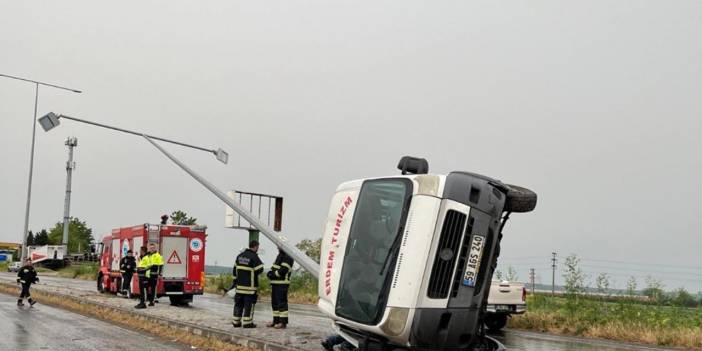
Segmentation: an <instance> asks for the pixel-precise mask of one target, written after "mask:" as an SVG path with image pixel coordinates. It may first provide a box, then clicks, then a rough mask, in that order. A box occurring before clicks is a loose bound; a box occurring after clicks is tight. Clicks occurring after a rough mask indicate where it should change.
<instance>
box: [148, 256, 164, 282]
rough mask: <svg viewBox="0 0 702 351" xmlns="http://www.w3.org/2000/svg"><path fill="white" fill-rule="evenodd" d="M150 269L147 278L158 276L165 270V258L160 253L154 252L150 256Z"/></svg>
mask: <svg viewBox="0 0 702 351" xmlns="http://www.w3.org/2000/svg"><path fill="white" fill-rule="evenodd" d="M148 257H149V267H148V268H147V269H148V270H147V271H146V276H147V277H151V276H152V275H158V274H160V273H161V269H162V268H163V256H161V254H160V253H158V252H153V253H151V254H149V256H148Z"/></svg>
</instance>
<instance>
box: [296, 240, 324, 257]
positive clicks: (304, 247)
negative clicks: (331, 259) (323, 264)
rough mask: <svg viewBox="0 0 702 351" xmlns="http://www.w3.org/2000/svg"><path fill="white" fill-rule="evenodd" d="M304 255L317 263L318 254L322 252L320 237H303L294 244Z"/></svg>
mask: <svg viewBox="0 0 702 351" xmlns="http://www.w3.org/2000/svg"><path fill="white" fill-rule="evenodd" d="M295 247H297V248H298V249H300V251H302V252H304V253H305V255H307V256H309V257H310V258H311V259H313V260H315V262H317V263H319V256H320V255H321V253H322V239H321V238H320V239H317V240H310V239H304V240H302V241H300V242H299V243H297V244H296V245H295Z"/></svg>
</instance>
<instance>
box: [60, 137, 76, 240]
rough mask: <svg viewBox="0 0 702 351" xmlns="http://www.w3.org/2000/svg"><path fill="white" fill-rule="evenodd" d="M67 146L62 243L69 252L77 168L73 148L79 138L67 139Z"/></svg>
mask: <svg viewBox="0 0 702 351" xmlns="http://www.w3.org/2000/svg"><path fill="white" fill-rule="evenodd" d="M66 146H68V162H66V198H65V200H64V202H63V240H62V241H61V245H64V246H65V247H66V252H65V253H66V254H68V253H69V252H68V228H69V226H70V211H71V180H72V178H73V168H75V163H74V162H73V148H74V147H76V146H78V139H77V138H74V137H70V138H68V139H66ZM79 251H80V250H79Z"/></svg>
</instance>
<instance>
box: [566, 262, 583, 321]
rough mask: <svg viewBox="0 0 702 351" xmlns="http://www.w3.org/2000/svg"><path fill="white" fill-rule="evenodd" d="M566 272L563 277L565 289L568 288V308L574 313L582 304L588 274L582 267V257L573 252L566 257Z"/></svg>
mask: <svg viewBox="0 0 702 351" xmlns="http://www.w3.org/2000/svg"><path fill="white" fill-rule="evenodd" d="M564 265H565V273H563V278H564V279H565V290H566V305H565V306H566V310H567V311H568V312H569V313H571V314H573V313H575V311H576V310H577V309H578V306H579V305H580V303H581V302H580V294H582V293H583V292H585V279H586V275H585V273H583V271H582V269H580V259H579V258H578V256H576V255H575V254H571V255H570V256H568V257H566V259H565V262H564Z"/></svg>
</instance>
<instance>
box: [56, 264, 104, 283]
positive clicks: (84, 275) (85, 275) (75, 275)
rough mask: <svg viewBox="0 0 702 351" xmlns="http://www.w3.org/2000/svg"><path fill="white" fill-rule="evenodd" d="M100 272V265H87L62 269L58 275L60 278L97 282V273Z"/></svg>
mask: <svg viewBox="0 0 702 351" xmlns="http://www.w3.org/2000/svg"><path fill="white" fill-rule="evenodd" d="M99 270H100V265H99V264H98V263H86V264H76V265H71V266H68V267H65V268H61V269H59V270H58V271H56V272H57V273H58V276H59V277H64V278H72V279H83V280H95V279H96V278H97V273H98V271H99Z"/></svg>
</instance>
